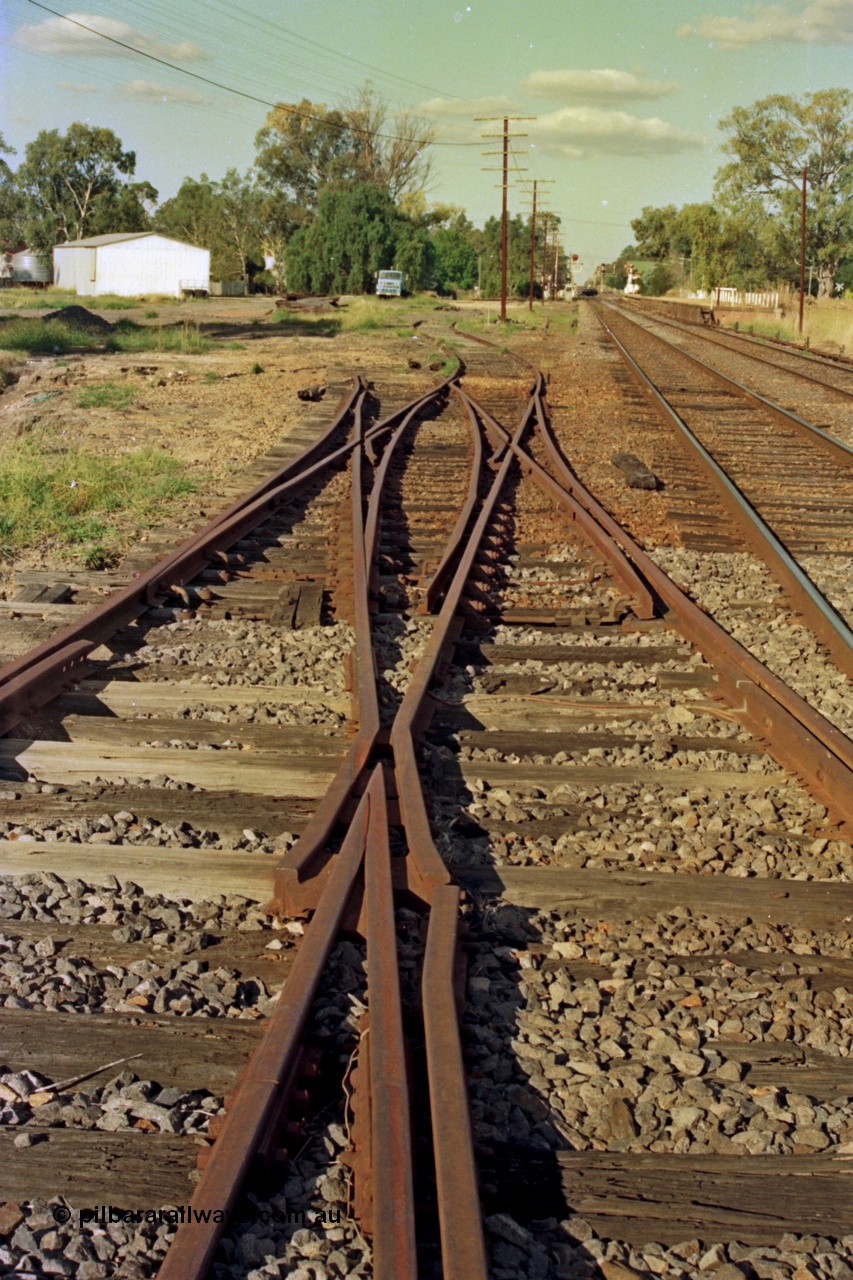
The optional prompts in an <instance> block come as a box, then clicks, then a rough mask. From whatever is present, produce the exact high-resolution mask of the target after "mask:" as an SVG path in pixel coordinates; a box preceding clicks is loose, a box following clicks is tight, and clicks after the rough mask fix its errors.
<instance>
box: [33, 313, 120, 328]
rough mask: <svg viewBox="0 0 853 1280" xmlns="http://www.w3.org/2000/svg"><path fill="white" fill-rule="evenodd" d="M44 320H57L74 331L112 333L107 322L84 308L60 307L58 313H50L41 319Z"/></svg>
mask: <svg viewBox="0 0 853 1280" xmlns="http://www.w3.org/2000/svg"><path fill="white" fill-rule="evenodd" d="M43 319H45V320H58V321H59V323H60V324H67V325H68V326H69V327H71V328H74V329H90V330H91V331H92V332H93V333H112V329H113V327H112V325H111V324H110V322H109V320H104V319H102V318H101V316H96V315H95V313H94V311H87V310H86V308H85V307H62V308H61V309H60V310H59V311H50V312H48V314H47V315H46V316H44V317H43Z"/></svg>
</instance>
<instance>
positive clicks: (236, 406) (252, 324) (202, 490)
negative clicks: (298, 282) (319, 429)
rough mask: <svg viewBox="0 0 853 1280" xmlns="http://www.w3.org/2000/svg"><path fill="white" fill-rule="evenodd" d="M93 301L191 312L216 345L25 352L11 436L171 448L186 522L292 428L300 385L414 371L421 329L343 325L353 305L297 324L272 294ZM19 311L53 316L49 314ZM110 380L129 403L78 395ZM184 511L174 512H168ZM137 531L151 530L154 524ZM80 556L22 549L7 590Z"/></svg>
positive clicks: (5, 431)
mask: <svg viewBox="0 0 853 1280" xmlns="http://www.w3.org/2000/svg"><path fill="white" fill-rule="evenodd" d="M81 301H82V302H85V303H88V302H89V300H87V299H82V300H81ZM92 302H93V303H94V300H92ZM87 309H88V310H90V311H93V312H94V313H95V314H96V315H100V316H102V317H103V318H104V319H106V320H109V321H110V322H111V323H114V322H115V321H116V320H118V319H121V318H122V317H125V316H126V318H128V319H131V320H133V321H134V322H135V323H136V324H145V325H147V326H150V327H153V328H156V327H157V326H158V325H167V324H173V323H176V322H179V321H183V320H189V321H192V322H193V323H194V324H197V325H198V326H199V329H200V332H201V333H202V334H203V335H204V337H205V338H208V339H211V340H212V341H213V343H214V346H213V348H212V349H211V350H209V351H207V352H204V353H203V354H183V353H180V352H157V351H150V352H146V351H143V352H139V353H130V354H129V353H125V352H116V353H105V352H95V351H88V350H80V351H77V352H71V353H69V354H67V355H63V356H56V357H54V356H44V355H36V356H32V357H31V358H29V359H27V357H26V355H25V353H20V362H19V363H18V364H17V367H16V368H15V369H14V375H16V377H17V380H16V381H15V382H14V383H13V384H12V385H11V386H8V387H7V388H6V389H5V390H4V391H3V392H2V394H0V442H2V440H3V439H4V438H9V437H10V436H23V435H27V434H29V433H31V432H33V431H37V432H38V433H39V435H40V437H41V438H43V440H44V442H45V447H46V448H47V449H49V450H51V451H56V450H57V449H63V448H65V447H66V446H73V447H77V448H80V449H83V450H85V451H90V452H94V453H97V454H101V455H105V456H106V455H109V456H112V457H121V456H122V455H127V454H132V453H133V452H135V451H137V450H140V449H146V448H153V449H158V450H162V451H164V452H167V453H168V454H170V455H172V456H173V457H174V458H176V459H177V460H179V461H181V462H183V463H185V464H186V466H187V468H188V473H189V475H190V477H191V478H192V479H193V480H194V482H195V485H196V490H195V492H194V493H192V494H191V495H189V496H188V497H185V498H182V499H181V503H180V519H181V523H182V524H185V523H188V522H189V523H192V522H194V521H199V520H201V519H202V518H203V516H204V513H205V512H210V511H211V510H214V509H215V508H216V507H217V506H219V505H221V504H222V500H223V497H224V496H227V495H228V494H231V493H233V492H234V490H235V488H239V487H241V486H240V481H239V477H240V473H241V471H242V470H243V469H244V468H245V467H246V466H247V465H248V464H249V463H251V462H252V461H253V460H254V459H256V458H257V457H259V456H261V455H263V454H264V453H265V452H266V451H267V450H268V449H269V448H270V447H271V446H272V445H274V444H276V443H277V442H278V441H280V440H282V439H284V438H286V437H287V436H288V435H289V434H290V432H291V431H292V430H293V428H294V426H295V424H296V423H297V422H298V421H299V420H300V418H301V417H302V416H303V415H304V414H305V412H306V410H310V409H311V407H312V406H311V405H310V404H308V405H306V404H305V402H303V401H301V400H300V399H299V398H298V396H297V391H298V390H299V389H300V388H302V387H307V386H316V385H317V384H321V383H323V382H325V380H326V378H327V376H329V375H330V374H332V373H334V374H340V373H341V372H342V371H349V370H351V369H352V370H356V371H357V370H362V371H364V372H365V374H367V375H370V376H376V375H379V376H381V374H382V372H388V373H391V374H395V375H401V374H404V373H407V372H408V359H409V357H410V356H411V352H412V347H411V335H410V334H409V336H408V337H404V336H401V334H400V333H396V332H394V331H393V330H388V331H380V332H377V331H375V330H372V329H367V330H359V329H354V330H348V329H346V328H343V327H341V325H342V318H343V316H345V315H346V312H345V311H343V310H342V312H341V313H337V312H328V313H325V314H324V315H323V316H322V317H315V318H313V319H311V318H306V320H305V322H304V323H298V322H297V323H296V324H295V325H280V324H276V323H274V318H275V317H276V315H277V314H278V313H277V311H276V308H275V306H274V301H273V299H272V298H269V297H257V296H256V297H251V298H213V299H208V300H196V301H187V302H180V303H179V302H175V303H162V302H161V303H158V305H157V311H158V317H157V319H154V320H146V319H142V318H141V317H142V315H143V314H144V313H143V312H142V311H141V310H140V309H138V308H134V309H129V310H128V311H127V312H126V313H125V312H122V311H119V310H115V309H110V310H103V311H100V312H99V311H98V310H97V307H96V306H95V305H89V306H87ZM18 314H19V315H23V316H27V315H30V316H32V317H33V318H43V314H44V313H43V312H40V311H36V310H33V311H31V312H27V311H25V310H24V311H21V312H19V313H18ZM318 321H319V322H318ZM400 321H401V324H402V321H403V317H402V316H401V317H400ZM396 327H399V326H397V325H396V317H395V328H396ZM336 328H338V332H334V330H335V329H336ZM0 345H2V334H0ZM421 345H422V346H423V345H424V344H423V343H422V344H421ZM421 376H422V375H421ZM104 382H110V383H114V384H118V385H119V386H120V387H122V386H127V387H128V388H132V389H133V391H134V392H135V397H134V399H133V402H132V403H131V404H130V405H129V407H127V408H123V409H116V408H83V407H81V406H80V405H79V404H78V403H77V399H78V396H79V393H81V392H82V391H84V390H85V389H86V388H92V387H96V386H98V385H99V384H103V383H104ZM173 514H174V513H170V512H164V513H163V515H164V517H165V518H168V517H169V515H173ZM118 523H119V525H120V524H121V519H120V517H119V521H118ZM122 532H123V533H124V532H126V530H123V531H122ZM131 533H132V535H135V536H144V534H145V530H144V529H143V528H137V529H136V530H133V531H131ZM73 564H74V557H73V555H71V553H69V551H68V549H67V548H64V549H63V548H58V547H53V546H50V545H44V546H40V547H37V548H30V549H27V550H24V551H21V552H20V553H19V554H18V555H17V556H16V557H15V558H14V560H13V561H11V562H9V561H7V562H6V563H5V564H4V565H3V566H2V571H0V594H2V589H3V588H8V586H9V584H10V582H11V581H13V579H14V573H15V571H16V570H19V569H22V568H27V569H33V568H38V569H50V568H54V567H56V568H57V569H58V568H60V567H65V568H68V567H69V565H73Z"/></svg>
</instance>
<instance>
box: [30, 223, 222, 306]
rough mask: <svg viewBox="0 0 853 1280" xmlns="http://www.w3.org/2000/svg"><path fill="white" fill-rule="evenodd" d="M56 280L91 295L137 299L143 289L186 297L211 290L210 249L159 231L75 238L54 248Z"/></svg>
mask: <svg viewBox="0 0 853 1280" xmlns="http://www.w3.org/2000/svg"><path fill="white" fill-rule="evenodd" d="M53 283H54V285H55V286H56V287H57V288H60V289H76V291H77V293H78V294H81V295H83V296H87V297H97V296H98V295H99V294H102V293H115V294H118V295H119V297H122V298H133V297H135V296H136V295H137V294H140V293H162V294H167V295H169V296H170V297H173V298H180V297H182V296H184V295H187V294H197V293H207V292H208V291H209V289H210V250H209V249H199V248H197V247H196V246H195V245H193V244H184V243H183V241H181V240H172V239H171V238H170V237H169V236H162V235H160V234H159V233H158V232H157V231H128V232H118V233H116V234H115V235H108V236H89V237H88V239H86V240H69V241H68V242H67V243H66V244H58V245H57V246H56V247H55V249H54V250H53Z"/></svg>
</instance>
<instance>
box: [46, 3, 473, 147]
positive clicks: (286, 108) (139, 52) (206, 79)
mask: <svg viewBox="0 0 853 1280" xmlns="http://www.w3.org/2000/svg"><path fill="white" fill-rule="evenodd" d="M27 3H28V4H31V5H33V6H34V7H35V8H37V9H42V10H44V12H45V13H50V14H52V15H53V16H54V17H55V18H60V19H61V20H62V21H63V22H69V23H71V24H72V26H75V27H79V28H80V29H81V30H83V31H88V32H89V33H90V34H91V35H94V36H96V37H98V38H99V39H101V40H106V41H108V42H109V43H110V44H113V45H116V46H118V47H119V48H121V49H126V50H127V51H128V52H129V53H133V54H135V55H136V56H137V57H140V58H145V59H147V60H148V61H149V62H154V63H157V64H158V65H159V66H163V67H169V68H170V70H172V71H176V72H177V73H178V74H179V75H183V76H189V77H190V78H191V79H193V80H197V81H199V82H200V83H202V84H206V85H210V86H212V87H213V88H216V89H220V90H222V91H223V92H224V93H232V94H235V95H236V96H237V97H239V98H243V99H244V100H245V101H247V102H256V103H258V104H259V105H261V106H264V107H270V108H272V107H277V108H278V109H279V110H281V111H283V112H284V113H285V114H287V115H294V116H299V117H300V118H302V119H313V120H324V122H325V123H326V124H329V123H330V122H329V121H328V120H325V118H324V117H321V116H318V115H316V114H315V113H314V112H310V111H302V110H300V109H299V108H298V107H292V106H290V105H288V104H286V103H276V102H271V101H270V100H269V99H267V98H261V97H259V96H258V95H257V94H254V93H248V92H246V90H244V89H237V88H234V86H233V85H227V84H223V82H222V81H220V80H214V79H213V77H212V76H205V75H202V74H201V73H200V72H198V71H190V70H189V69H188V68H186V67H180V66H178V65H177V64H176V63H174V62H170V61H169V60H168V59H167V58H160V57H158V56H157V54H154V53H148V52H147V51H146V50H144V49H139V48H137V47H135V46H134V45H132V44H129V43H128V42H127V41H125V40H119V39H118V38H117V37H116V36H109V35H107V34H106V33H105V32H103V31H98V29H97V28H96V27H90V26H88V25H87V24H86V23H85V22H80V21H79V19H77V18H72V17H69V15H68V14H65V13H60V11H59V10H58V9H53V8H51V7H50V5H46V4H44V3H42V0H27ZM332 127H334V128H340V129H341V130H344V129H346V128H348V127H349V126H348V125H347V124H346V123H345V122H342V123H341V124H340V125H337V124H336V123H335V124H333V125H332ZM376 136H377V137H378V138H381V139H382V140H383V141H386V142H398V141H408V139H404V138H400V137H399V135H397V134H394V133H384V132H378V133H377V135H376ZM431 145H433V146H444V147H472V146H478V145H479V143H476V142H442V141H440V140H439V139H435V140H434V141H433V142H432V143H431Z"/></svg>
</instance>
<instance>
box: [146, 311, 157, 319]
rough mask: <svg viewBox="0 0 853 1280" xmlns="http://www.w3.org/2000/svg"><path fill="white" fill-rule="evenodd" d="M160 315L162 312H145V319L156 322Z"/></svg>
mask: <svg viewBox="0 0 853 1280" xmlns="http://www.w3.org/2000/svg"><path fill="white" fill-rule="evenodd" d="M159 314H160V312H159V311H146V312H145V319H146V320H156V319H157V317H158V315H159Z"/></svg>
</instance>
